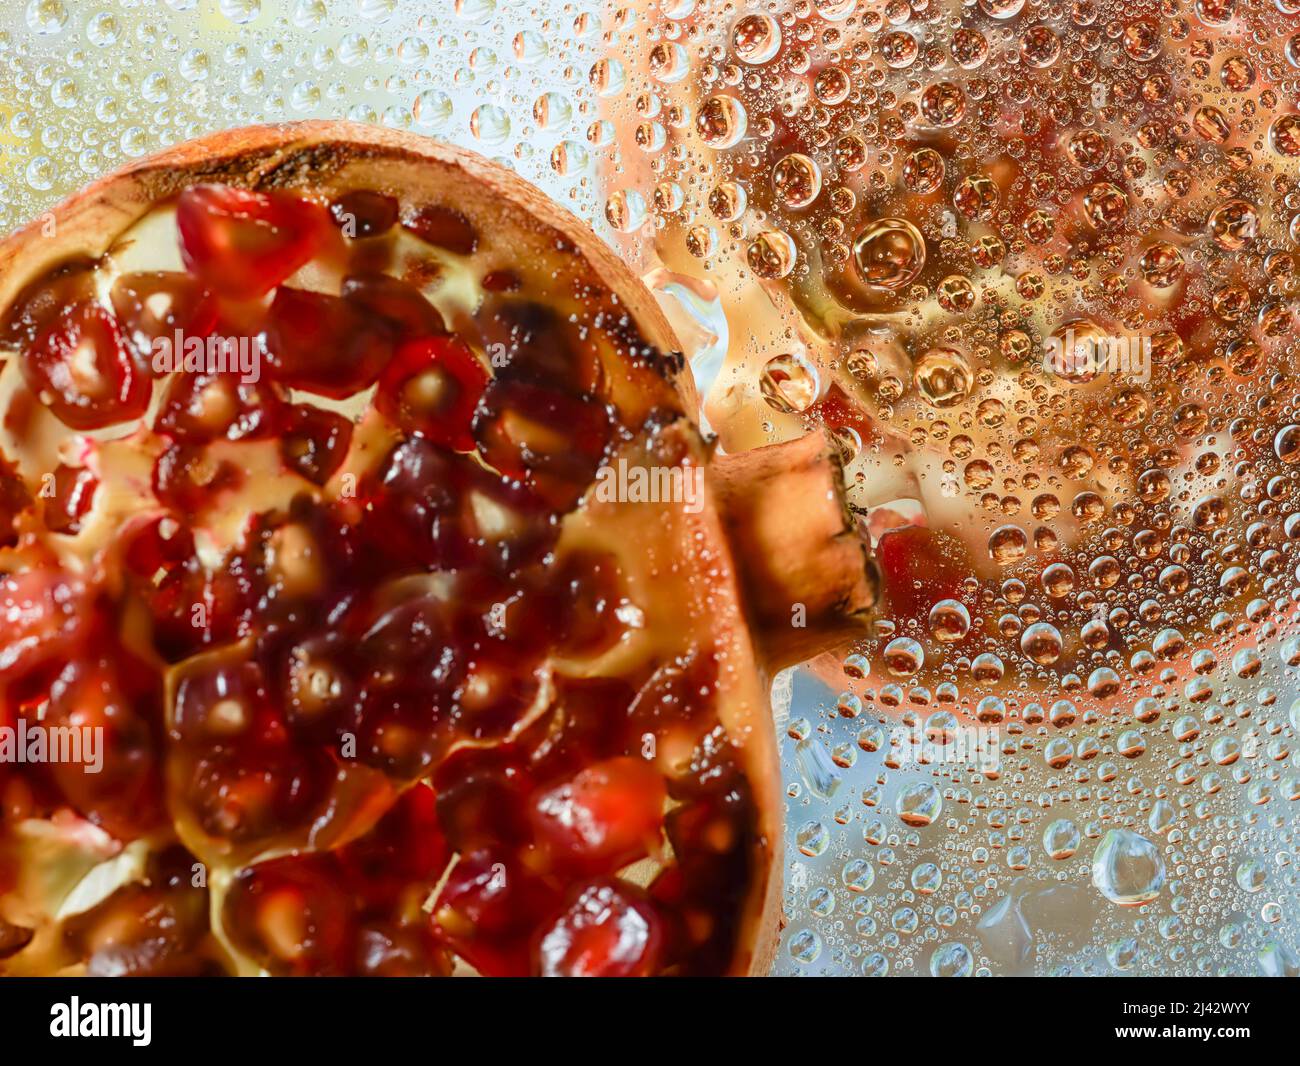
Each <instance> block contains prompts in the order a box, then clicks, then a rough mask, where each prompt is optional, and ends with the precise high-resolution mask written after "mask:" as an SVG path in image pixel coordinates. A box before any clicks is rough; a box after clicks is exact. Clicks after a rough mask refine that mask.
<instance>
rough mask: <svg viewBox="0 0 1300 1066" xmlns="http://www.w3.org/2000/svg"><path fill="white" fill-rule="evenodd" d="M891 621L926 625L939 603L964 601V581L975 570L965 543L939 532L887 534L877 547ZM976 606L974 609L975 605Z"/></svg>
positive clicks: (916, 529)
mask: <svg viewBox="0 0 1300 1066" xmlns="http://www.w3.org/2000/svg"><path fill="white" fill-rule="evenodd" d="M876 559H877V561H878V562H879V564H880V570H881V574H882V578H883V580H882V584H883V586H884V588H885V589H887V590H888V591H887V595H888V597H889V609H890V612H891V613H890V615H889V617H892V618H897V619H898V621H899V623H900V624H903V623H904V622H905V620H907V619H915V620H918V621H922V622H924V620H925V618H926V616H927V614H928V613H929V611H930V608H931V607H933V606H934V605H935V604H936V603H938V602H939V600H944V599H954V600H960V599H962V598H963V594H962V579H963V576H964V575H965V574H969V573H971V572H972V570H973V564H972V563H971V561H970V560H969V559H968V558H967V557H966V549H965V548H964V547H963V546H962V544H961V542H960V541H958V540H956V539H955V538H953V537H950V536H948V535H947V534H946V533H941V532H939V531H938V530H934V529H926V528H925V527H923V526H902V527H899V528H897V529H890V530H887V531H886V532H885V533H883V534H882V535H881V537H880V541H879V543H878V544H877V547H876ZM972 606H973V605H972Z"/></svg>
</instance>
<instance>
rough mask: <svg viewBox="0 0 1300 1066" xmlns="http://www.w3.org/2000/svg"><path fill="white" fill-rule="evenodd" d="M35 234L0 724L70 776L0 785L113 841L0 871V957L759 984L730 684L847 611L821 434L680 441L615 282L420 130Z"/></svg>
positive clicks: (832, 483) (344, 128)
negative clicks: (786, 439)
mask: <svg viewBox="0 0 1300 1066" xmlns="http://www.w3.org/2000/svg"><path fill="white" fill-rule="evenodd" d="M217 173H219V174H220V175H221V184H213V183H211V182H210V181H209V180H208V179H209V178H210V176H211V175H213V174H217ZM55 216H56V220H57V236H56V237H54V238H52V239H38V238H37V237H36V236H35V235H34V233H33V231H31V230H27V231H23V232H20V233H19V234H18V235H16V236H15V237H14V238H11V239H10V241H9V242H8V243H7V244H5V245H4V246H0V262H2V263H3V264H4V266H5V272H4V278H5V281H4V283H3V285H4V287H3V289H0V306H2V307H5V308H7V310H6V311H5V312H4V320H3V322H2V323H0V337H3V338H5V340H6V343H8V344H9V346H10V348H11V350H12V351H13V352H14V358H13V359H12V360H11V365H9V366H8V367H7V368H6V369H5V371H4V373H3V376H0V409H3V411H4V413H5V419H4V426H5V431H4V435H3V437H0V444H2V445H3V449H4V451H5V453H6V455H7V456H11V457H12V458H8V457H6V458H4V459H3V462H2V463H0V523H3V525H2V526H0V616H3V617H5V618H7V619H13V620H16V621H15V624H13V625H9V626H8V628H6V630H5V632H4V634H3V637H0V724H4V725H6V726H9V727H12V726H14V725H15V724H17V723H20V722H21V723H22V724H23V725H24V728H26V727H29V726H30V727H33V728H35V727H39V726H42V725H44V726H53V725H59V726H68V727H73V728H83V727H84V728H89V729H94V730H96V731H97V735H99V736H102V739H103V744H104V749H103V758H104V773H103V775H102V776H98V777H87V776H84V775H83V774H82V773H81V772H80V771H81V770H82V767H81V766H80V765H78V764H75V763H73V764H58V765H53V766H44V765H35V766H22V767H15V766H9V765H0V795H2V797H3V800H4V804H5V810H6V811H7V812H10V813H11V814H16V816H17V817H19V818H25V819H34V820H39V821H43V822H46V823H47V824H48V825H49V826H50V827H51V833H52V834H53V835H54V836H55V837H56V839H57V840H58V841H59V843H58V848H59V850H60V851H61V852H64V853H66V855H65V856H64V861H66V862H67V863H69V864H72V865H74V866H76V865H78V864H79V867H80V868H81V869H83V870H87V869H91V867H93V866H94V863H95V862H96V861H98V860H101V859H103V858H105V857H108V856H114V855H115V856H117V858H116V859H114V866H113V867H112V869H113V872H114V878H113V879H111V880H109V879H107V877H106V874H105V871H104V870H103V869H101V868H99V867H94V869H93V870H91V875H92V876H93V877H94V878H97V880H96V881H95V882H94V883H95V884H96V885H97V886H98V887H97V889H96V891H94V892H91V891H90V890H89V888H86V887H83V888H82V889H81V890H80V891H78V892H77V893H76V895H75V904H69V903H68V898H69V897H68V893H67V891H66V888H65V889H64V890H62V891H55V890H49V891H46V892H41V891H37V890H36V889H34V888H33V887H32V886H34V885H37V884H43V883H47V881H46V880H45V879H43V878H36V877H20V878H19V879H18V880H17V881H15V882H14V883H13V884H12V885H10V884H6V885H5V886H4V891H5V892H6V895H5V896H4V897H3V903H4V907H3V913H4V914H5V915H6V916H11V921H10V922H0V934H3V935H0V945H3V953H4V956H5V957H6V958H7V962H6V963H5V968H6V969H7V970H8V971H9V972H13V973H47V972H60V971H69V972H82V971H86V972H90V973H95V974H140V973H152V974H188V973H207V972H223V971H225V972H256V971H258V970H263V971H269V972H271V973H277V974H336V973H364V974H444V973H449V972H451V971H452V970H453V969H454V968H455V967H456V966H457V965H458V964H459V965H464V966H470V967H473V968H475V969H477V970H478V971H479V972H482V973H485V974H527V973H537V974H595V975H638V974H654V973H681V974H708V973H745V972H761V971H763V970H765V969H766V967H767V965H768V962H769V960H770V953H771V950H772V948H773V946H774V943H775V932H776V925H777V913H778V900H779V882H780V877H779V873H778V869H779V868H778V867H777V866H776V865H775V860H776V857H777V856H779V854H780V850H781V849H780V838H781V810H780V799H779V794H778V788H777V780H776V759H775V745H774V740H773V737H772V733H771V729H770V726H769V724H768V720H767V704H766V698H765V695H764V688H763V687H762V683H761V682H762V679H763V677H764V676H765V675H767V674H769V673H770V672H771V670H772V669H773V668H775V667H778V666H780V665H783V664H785V663H788V662H790V661H793V660H795V659H797V658H800V657H803V656H805V655H808V654H811V653H813V652H815V651H818V650H821V649H822V648H823V647H825V646H827V645H828V644H829V643H833V642H834V641H835V640H836V639H837V638H838V637H840V636H842V635H843V634H844V633H845V632H846V631H851V629H852V627H853V626H854V625H855V623H856V622H857V621H858V620H859V618H860V616H861V615H862V614H863V613H865V611H866V610H867V609H868V608H870V607H871V605H872V604H873V602H874V599H875V583H874V576H873V574H872V572H871V571H870V569H869V567H868V564H867V559H866V554H865V551H864V549H863V546H862V543H861V542H860V541H859V540H858V538H857V537H856V535H855V534H854V533H852V532H851V531H850V529H849V525H848V523H847V521H846V518H845V512H844V510H843V502H842V495H841V488H840V485H839V472H838V464H837V461H836V459H835V458H834V457H835V456H836V455H837V454H838V453H837V451H836V448H835V446H834V445H833V444H832V443H831V442H830V441H829V440H827V439H826V438H824V437H823V436H821V435H814V436H810V437H808V438H805V439H804V440H801V441H797V442H795V443H793V444H791V445H787V446H782V447H780V448H773V449H764V450H761V451H758V452H753V453H742V454H738V455H735V456H729V457H725V458H718V459H714V458H713V456H712V453H711V448H710V446H709V445H708V444H707V443H706V442H705V441H704V440H703V439H702V438H701V436H700V434H699V433H698V431H697V430H696V428H695V426H694V424H693V422H692V419H691V414H690V408H689V404H688V403H687V396H686V395H685V392H686V390H685V389H684V388H683V387H681V385H680V382H679V381H678V380H677V378H676V374H677V372H678V370H679V369H680V365H679V361H678V359H677V358H676V357H675V356H673V355H672V354H671V353H672V351H673V349H674V347H675V344H674V339H673V336H672V334H671V331H670V330H669V328H668V326H667V324H666V323H665V322H664V321H663V319H662V318H661V316H660V314H659V313H658V311H657V310H656V309H655V306H654V304H653V302H652V300H651V298H650V297H649V295H648V294H647V293H646V292H645V291H644V290H643V289H641V288H640V287H639V286H638V285H637V284H636V283H635V282H634V281H633V280H632V279H631V278H630V276H629V275H628V274H627V273H626V271H625V270H624V268H623V267H622V266H621V265H620V264H619V263H618V262H617V261H616V260H615V259H614V258H613V257H612V256H611V255H610V253H609V252H608V251H607V250H606V249H605V248H604V247H603V246H602V245H601V244H600V243H599V242H598V241H597V240H596V239H595V238H594V237H593V236H592V235H591V234H589V233H587V232H586V231H585V230H583V229H582V228H581V227H579V226H578V225H577V224H576V223H575V222H574V221H573V220H572V219H571V218H570V217H569V216H567V215H565V214H563V213H562V212H561V211H559V210H558V209H557V208H555V207H554V206H553V205H551V204H550V202H549V201H547V200H545V199H544V198H543V197H541V196H540V195H539V194H537V193H536V192H535V191H533V190H532V189H530V188H528V187H526V186H525V185H523V183H521V182H520V181H518V180H517V179H515V178H514V177H512V176H511V175H509V174H507V173H505V172H503V171H501V170H499V169H497V168H495V167H492V166H490V165H488V164H486V163H484V162H482V161H481V160H478V159H476V158H474V157H472V156H468V155H466V154H464V153H461V152H458V151H454V150H452V149H448V148H445V147H443V146H440V145H437V144H434V143H432V142H427V141H423V140H419V139H416V138H411V137H407V136H403V135H398V134H393V133H390V132H386V131H379V130H373V129H369V128H364V129H363V128H360V127H352V126H348V125H345V124H327V123H313V124H305V125H301V126H286V127H275V128H269V127H268V128H262V129H251V130H242V131H234V132H231V133H227V134H222V135H218V136H216V137H213V138H209V139H206V140H204V141H201V142H196V143H194V144H190V145H183V146H181V147H179V148H177V149H174V150H172V151H169V152H167V153H164V154H163V155H161V156H159V157H156V158H154V159H151V160H147V161H145V162H143V163H140V164H137V165H135V166H133V167H132V168H130V169H128V170H127V171H124V172H121V173H119V174H117V175H114V176H112V177H110V178H108V179H106V180H104V181H102V182H100V183H98V184H96V185H94V186H91V187H90V188H89V189H87V190H86V191H85V192H83V193H81V194H80V195H78V196H77V197H75V198H73V199H72V200H71V201H69V202H68V203H66V204H64V205H63V206H62V207H60V208H59V209H58V210H57V211H56V213H55ZM104 293H107V294H108V297H107V298H104V297H103V295H102V294H104ZM213 339H216V340H218V341H220V343H217V344H210V343H207V342H208V341H210V340H213ZM191 340H195V341H202V342H203V343H202V344H200V345H198V346H197V347H195V349H194V352H192V353H190V352H189V349H190V348H191V345H190V343H189V341H191ZM169 344H172V345H181V346H183V347H184V348H185V349H186V351H187V353H189V354H188V355H187V356H186V358H187V359H188V358H189V356H190V355H193V358H194V360H195V361H194V362H187V361H186V360H181V359H177V360H176V361H174V362H172V363H170V364H169V363H166V362H165V361H164V360H157V359H154V358H152V357H153V356H157V355H159V354H160V353H162V354H167V351H168V349H167V346H168V345H169ZM232 352H245V353H247V352H251V353H253V354H254V355H255V356H256V359H255V360H254V363H253V365H248V364H244V363H241V364H240V365H238V366H235V365H226V366H221V367H217V366H214V365H208V364H207V363H205V362H203V358H204V357H205V356H210V355H212V354H213V353H217V354H221V353H225V354H229V353H232ZM195 353H197V354H195ZM172 354H174V355H177V354H179V353H175V352H173V353H172ZM155 374H156V375H157V377H156V378H155ZM679 390H680V391H679ZM606 464H610V465H611V466H613V465H616V466H617V469H618V470H619V471H620V476H629V472H631V473H634V474H640V475H643V476H644V477H645V478H646V479H648V480H649V481H650V482H651V483H657V484H661V485H667V486H669V487H671V486H673V485H676V486H678V488H679V489H680V488H681V487H683V486H691V485H694V484H699V485H700V486H701V488H702V493H701V494H700V495H699V496H695V495H691V496H689V497H681V498H678V497H677V496H672V495H668V496H663V495H660V496H654V497H652V498H651V500H650V502H638V498H634V497H633V496H632V495H629V496H628V498H627V499H623V498H621V497H617V498H609V497H608V496H605V495H601V494H598V493H595V492H594V491H592V488H591V487H592V485H593V482H594V481H595V480H596V478H597V474H598V471H600V470H601V468H602V467H603V466H605V465H606ZM55 467H57V470H58V473H57V474H56V475H55V477H54V483H55V485H56V486H57V487H58V492H57V493H56V494H55V495H56V498H55V499H50V498H47V497H46V496H43V495H42V494H41V493H39V492H38V491H36V490H37V489H38V487H39V486H40V484H41V482H42V480H43V478H42V474H43V472H44V471H46V470H53V469H55ZM665 474H667V475H669V476H668V477H667V479H666V480H665V479H664V478H663V475H665ZM696 474H700V475H701V477H700V478H699V479H698V480H697V479H696V477H695V475H696ZM42 709H44V711H43V714H42V713H40V712H41V710H42ZM13 825H14V821H13V820H8V821H6V822H5V823H4V828H3V829H0V851H2V852H3V853H4V855H5V857H6V859H5V861H6V865H8V862H9V857H10V856H13V861H14V862H16V863H17V864H18V868H19V869H20V870H23V871H28V872H32V873H37V872H40V869H39V867H40V866H41V864H42V863H44V862H47V861H51V860H50V859H49V857H48V856H46V857H44V858H40V857H37V856H34V855H29V854H26V853H24V852H23V851H22V850H21V847H20V844H19V841H18V838H17V836H16V835H15V834H14V833H13V829H12V826H13ZM56 827H64V828H63V831H62V832H61V835H60V833H58V832H55V829H56ZM68 827H72V828H70V829H69V828H68ZM87 841H91V842H93V847H88V846H87V844H86V842H87ZM128 855H135V856H137V857H138V860H139V861H137V862H135V863H134V864H132V863H128V862H125V861H122V860H123V858H124V856H128ZM55 915H58V917H57V918H56V917H55ZM20 916H21V917H20Z"/></svg>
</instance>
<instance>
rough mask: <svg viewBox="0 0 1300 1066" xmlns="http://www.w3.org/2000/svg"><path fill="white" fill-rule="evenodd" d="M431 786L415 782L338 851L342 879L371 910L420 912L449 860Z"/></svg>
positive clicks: (448, 852)
mask: <svg viewBox="0 0 1300 1066" xmlns="http://www.w3.org/2000/svg"><path fill="white" fill-rule="evenodd" d="M450 857H451V856H450V851H449V850H448V848H447V843H446V841H445V840H443V837H442V831H441V830H440V829H439V827H438V815H437V807H436V800H435V797H434V794H433V789H431V788H430V787H429V786H428V785H420V784H417V785H414V786H412V787H411V788H409V789H407V790H406V791H405V792H403V793H402V795H401V796H400V797H398V799H397V802H396V803H394V804H393V806H392V807H391V808H390V809H389V811H388V813H387V814H385V815H384V816H383V818H381V819H380V820H379V822H378V823H377V824H376V825H375V827H374V828H373V829H372V830H371V831H370V832H368V833H367V834H366V835H365V836H363V837H361V838H360V839H359V840H355V841H353V842H352V843H350V844H348V845H347V846H346V847H343V848H340V849H339V851H338V859H339V866H340V869H341V870H342V872H343V876H344V878H345V879H346V880H347V881H348V883H349V884H350V885H352V886H353V887H354V891H355V892H356V893H357V895H358V897H359V898H360V899H361V900H362V901H363V903H364V905H365V906H366V907H367V908H369V909H370V910H372V911H380V910H383V911H392V910H394V909H401V908H402V907H403V906H404V905H406V904H410V903H414V904H415V908H416V910H417V911H418V910H419V908H420V907H422V906H423V904H424V901H425V900H426V899H427V898H428V896H429V892H430V891H432V889H433V887H434V885H435V884H436V883H437V881H438V879H439V878H440V877H441V876H442V873H443V871H444V870H445V869H446V867H447V862H448V860H449V859H450Z"/></svg>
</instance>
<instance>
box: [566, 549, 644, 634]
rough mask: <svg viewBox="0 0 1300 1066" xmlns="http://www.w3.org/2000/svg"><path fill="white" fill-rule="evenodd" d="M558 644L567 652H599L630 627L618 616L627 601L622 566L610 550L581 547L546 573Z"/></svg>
mask: <svg viewBox="0 0 1300 1066" xmlns="http://www.w3.org/2000/svg"><path fill="white" fill-rule="evenodd" d="M547 576H548V579H549V581H550V582H551V589H550V595H549V596H548V602H549V605H550V606H551V610H552V613H551V618H552V622H553V625H554V629H553V635H554V640H555V644H556V647H557V648H558V650H559V651H560V652H561V654H566V655H598V654H600V653H601V652H603V651H605V650H607V649H609V648H611V647H613V646H614V645H615V644H616V643H617V642H618V641H619V639H620V638H621V637H622V636H623V634H624V632H626V630H627V625H626V624H625V623H624V622H623V621H622V620H621V619H620V618H619V617H618V611H619V608H620V607H622V606H623V605H625V604H626V603H627V598H626V585H625V578H624V575H623V569H622V566H621V565H620V564H619V561H618V559H617V558H616V557H615V556H614V555H612V554H610V553H608V552H601V553H596V552H590V551H578V552H574V553H572V554H570V555H568V556H566V557H565V558H564V559H563V560H561V561H560V563H559V564H558V565H557V566H556V567H555V568H554V569H553V570H552V571H551V572H550V573H549V574H548V575H547Z"/></svg>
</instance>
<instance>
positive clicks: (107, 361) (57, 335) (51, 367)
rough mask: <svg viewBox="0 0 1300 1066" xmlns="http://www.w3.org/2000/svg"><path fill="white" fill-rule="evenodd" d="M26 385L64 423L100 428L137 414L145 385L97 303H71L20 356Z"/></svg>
mask: <svg viewBox="0 0 1300 1066" xmlns="http://www.w3.org/2000/svg"><path fill="white" fill-rule="evenodd" d="M22 369H23V377H24V379H25V380H26V382H27V387H28V388H29V389H31V390H32V392H34V393H35V394H36V395H37V396H38V397H40V398H41V399H42V400H43V401H44V402H45V403H46V405H47V406H48V407H49V409H50V410H51V411H52V412H53V413H54V415H55V417H57V418H58V419H59V421H61V422H62V423H63V424H64V425H66V426H69V427H71V428H72V429H76V430H83V431H84V430H92V429H104V428H105V427H106V426H112V425H116V424H117V423H119V422H126V421H128V420H130V419H133V418H139V417H140V416H141V415H143V414H144V412H145V409H146V408H147V407H148V406H149V395H150V383H149V379H148V378H147V377H145V376H144V375H143V374H142V373H141V372H140V371H139V370H138V369H137V367H136V365H135V362H134V361H133V360H132V359H131V357H130V355H129V354H128V352H127V350H126V345H125V342H124V341H123V340H122V334H121V331H120V330H119V329H118V326H117V321H116V320H115V319H114V318H113V316H112V315H111V314H109V312H107V311H105V310H104V309H103V308H102V307H100V306H99V305H98V304H96V303H92V302H90V301H82V302H80V303H76V304H73V305H72V307H71V308H69V309H68V310H67V312H66V315H65V316H64V317H63V318H61V319H59V320H57V321H55V322H53V323H51V324H50V326H49V327H48V328H47V329H46V330H45V332H43V333H42V334H40V336H38V337H37V338H36V340H35V341H33V342H32V345H31V347H29V348H28V349H27V351H26V353H25V355H24V357H23V360H22Z"/></svg>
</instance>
